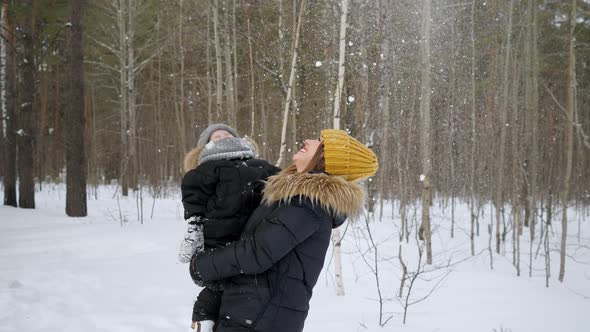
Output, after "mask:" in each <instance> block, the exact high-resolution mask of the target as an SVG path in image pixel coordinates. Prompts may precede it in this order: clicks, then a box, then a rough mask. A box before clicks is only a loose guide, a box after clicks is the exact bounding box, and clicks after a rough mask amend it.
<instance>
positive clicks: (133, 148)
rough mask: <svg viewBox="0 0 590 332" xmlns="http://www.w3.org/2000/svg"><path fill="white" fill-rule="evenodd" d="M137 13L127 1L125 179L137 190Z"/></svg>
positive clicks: (133, 5) (133, 1)
mask: <svg viewBox="0 0 590 332" xmlns="http://www.w3.org/2000/svg"><path fill="white" fill-rule="evenodd" d="M136 11H137V5H136V0H127V36H126V38H125V47H126V48H127V67H126V69H127V98H128V102H127V107H128V114H129V123H128V126H129V129H128V130H129V131H128V135H127V139H128V144H129V157H128V159H129V161H130V165H131V167H127V174H126V177H127V179H128V180H129V185H130V186H131V188H133V189H137V170H138V167H137V107H136V97H137V91H136V89H135V51H134V46H133V41H134V40H135V28H136V27H135V15H136ZM128 165H129V162H128Z"/></svg>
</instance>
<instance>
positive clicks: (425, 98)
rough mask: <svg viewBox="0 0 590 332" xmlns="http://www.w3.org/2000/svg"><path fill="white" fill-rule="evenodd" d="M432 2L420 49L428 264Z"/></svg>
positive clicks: (423, 229)
mask: <svg viewBox="0 0 590 332" xmlns="http://www.w3.org/2000/svg"><path fill="white" fill-rule="evenodd" d="M431 6H432V0H423V1H422V43H421V47H420V59H421V61H420V68H421V70H420V117H421V120H422V123H421V128H420V151H421V159H422V174H421V175H420V180H421V181H422V223H421V225H420V239H421V240H423V241H425V243H426V263H427V264H432V235H431V226H430V205H431V204H432V187H431V185H432V184H431V178H430V177H431V172H432V154H431V141H430V133H431V130H432V128H431V125H430V94H431V93H432V91H431V86H430V83H431V80H430V75H431V73H430V71H431V63H430V21H431V17H430V10H431Z"/></svg>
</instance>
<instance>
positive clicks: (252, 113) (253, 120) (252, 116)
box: [246, 12, 256, 139]
mask: <svg viewBox="0 0 590 332" xmlns="http://www.w3.org/2000/svg"><path fill="white" fill-rule="evenodd" d="M246 27H247V28H248V59H249V60H250V125H251V127H250V137H252V139H255V138H256V136H254V128H255V127H256V112H255V111H256V106H255V100H254V90H255V88H254V85H255V84H256V83H255V80H254V55H253V54H252V35H251V30H250V13H249V12H246Z"/></svg>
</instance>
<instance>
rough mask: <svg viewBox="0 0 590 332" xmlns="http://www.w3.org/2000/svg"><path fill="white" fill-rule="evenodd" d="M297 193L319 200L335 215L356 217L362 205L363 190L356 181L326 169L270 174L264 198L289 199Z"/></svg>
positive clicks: (287, 170)
mask: <svg viewBox="0 0 590 332" xmlns="http://www.w3.org/2000/svg"><path fill="white" fill-rule="evenodd" d="M297 196H305V197H307V198H309V199H310V200H311V202H312V203H314V204H316V203H317V204H320V205H321V206H322V207H323V208H324V209H326V210H327V211H330V212H332V213H333V214H334V216H335V217H351V218H354V217H358V216H359V215H360V214H361V213H362V211H363V206H364V201H365V199H364V196H365V195H364V192H363V190H362V188H361V186H360V185H358V183H356V182H349V181H346V180H344V179H343V178H341V177H338V176H332V175H327V174H325V173H298V172H296V171H289V169H286V170H284V171H283V172H281V173H279V174H277V175H275V176H271V177H270V178H269V179H268V182H267V184H266V187H265V189H264V199H263V202H264V203H266V204H268V205H270V204H272V203H275V202H285V203H288V202H290V201H291V199H293V198H294V197H297Z"/></svg>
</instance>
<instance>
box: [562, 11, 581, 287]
mask: <svg viewBox="0 0 590 332" xmlns="http://www.w3.org/2000/svg"><path fill="white" fill-rule="evenodd" d="M576 1H577V0H572V2H571V6H572V8H571V14H570V33H569V58H568V59H569V64H568V68H567V101H566V110H567V123H566V126H565V129H566V131H565V139H566V146H565V147H566V166H565V176H564V178H563V192H562V205H563V208H562V210H561V247H560V252H559V281H561V282H563V278H564V276H565V254H566V252H565V251H566V247H565V245H566V239H567V206H568V201H569V194H570V182H571V177H572V168H573V154H574V113H575V108H576V99H575V95H576V54H575V49H576V36H575V30H576V18H577V15H576V9H577V8H576V6H577V3H576Z"/></svg>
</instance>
